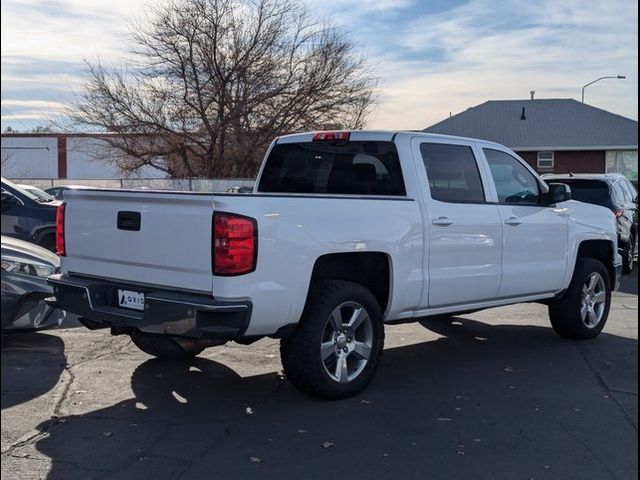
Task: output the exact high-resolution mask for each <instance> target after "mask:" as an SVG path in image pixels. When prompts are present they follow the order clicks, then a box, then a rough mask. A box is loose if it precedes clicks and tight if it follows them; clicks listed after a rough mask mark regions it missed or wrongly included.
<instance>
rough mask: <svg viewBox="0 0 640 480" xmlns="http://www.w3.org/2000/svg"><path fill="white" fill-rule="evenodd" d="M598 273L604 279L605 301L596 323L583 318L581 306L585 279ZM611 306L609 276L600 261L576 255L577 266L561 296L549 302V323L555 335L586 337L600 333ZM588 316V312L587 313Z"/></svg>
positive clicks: (589, 337)
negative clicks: (569, 283)
mask: <svg viewBox="0 0 640 480" xmlns="http://www.w3.org/2000/svg"><path fill="white" fill-rule="evenodd" d="M594 274H597V275H599V276H600V278H602V280H603V284H604V285H603V292H604V296H605V299H604V303H603V308H602V313H601V315H600V316H599V320H598V322H597V323H595V324H591V325H590V324H588V323H593V322H590V320H585V319H583V316H582V313H581V310H582V308H583V300H584V301H585V302H587V303H589V302H588V300H585V297H584V294H583V290H584V287H585V285H586V283H587V281H588V280H590V279H591V278H592V276H593V275H594ZM610 308H611V279H610V276H609V272H608V270H607V268H606V267H605V266H604V265H603V264H602V262H600V261H598V260H595V259H592V258H579V259H578V261H577V263H576V269H575V272H574V274H573V279H572V280H571V285H569V288H568V290H567V291H566V292H565V294H564V295H563V297H562V298H561V299H559V300H556V301H554V302H552V303H550V304H549V317H550V319H551V325H553V329H554V330H555V331H556V333H558V335H560V336H562V337H565V338H571V339H575V340H587V339H591V338H595V337H597V336H598V335H600V332H601V331H602V329H603V328H604V326H605V324H606V323H607V319H608V317H609V309H610ZM587 318H588V316H587Z"/></svg>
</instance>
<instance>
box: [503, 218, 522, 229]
mask: <svg viewBox="0 0 640 480" xmlns="http://www.w3.org/2000/svg"><path fill="white" fill-rule="evenodd" d="M504 223H506V224H507V225H512V226H514V227H517V226H518V225H520V224H521V223H522V220H520V219H519V218H518V217H509V218H507V219H506V220H505V221H504Z"/></svg>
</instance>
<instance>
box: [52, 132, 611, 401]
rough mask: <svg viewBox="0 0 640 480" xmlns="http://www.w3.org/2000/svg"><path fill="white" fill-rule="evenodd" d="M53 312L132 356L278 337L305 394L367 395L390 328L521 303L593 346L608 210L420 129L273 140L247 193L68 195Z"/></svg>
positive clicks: (493, 149)
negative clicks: (112, 337) (71, 316)
mask: <svg viewBox="0 0 640 480" xmlns="http://www.w3.org/2000/svg"><path fill="white" fill-rule="evenodd" d="M56 235H57V247H58V251H59V254H60V255H61V256H62V264H61V271H62V273H61V274H59V275H55V276H52V277H50V280H49V281H50V283H51V284H52V285H53V287H54V292H55V297H53V298H52V299H51V300H50V301H51V302H52V303H55V304H56V305H57V306H59V307H60V308H63V309H65V310H67V311H69V312H73V313H76V314H78V315H79V316H80V317H81V321H82V323H83V324H84V325H85V326H86V327H88V328H91V329H95V328H103V327H109V328H110V329H111V333H112V334H116V335H117V334H126V335H130V336H131V338H132V340H133V342H134V343H135V344H136V345H137V346H138V347H139V348H140V349H142V350H143V351H145V352H147V353H149V354H151V355H155V356H156V357H161V358H185V357H189V356H193V355H197V354H199V353H200V352H201V351H202V350H203V349H204V348H206V347H209V346H213V345H220V344H223V343H225V342H228V341H236V342H240V343H251V342H253V341H255V340H257V339H260V338H262V337H265V336H268V337H273V338H279V339H281V357H282V363H283V366H284V370H285V374H286V376H287V378H288V379H289V380H290V381H291V382H292V383H293V384H295V385H296V386H297V387H299V388H300V389H302V390H304V391H305V392H308V393H310V394H312V395H316V396H320V397H324V398H329V399H336V398H344V397H347V396H350V395H354V394H356V393H358V392H360V391H362V390H363V389H364V388H365V387H366V386H367V385H368V384H369V382H370V381H371V379H372V377H373V375H374V373H375V371H376V368H377V366H378V364H379V362H380V358H381V355H382V350H383V343H384V328H383V327H384V324H385V323H398V322H412V321H417V320H419V319H422V318H424V317H427V316H446V315H455V314H460V313H469V312H473V311H477V310H481V309H486V308H491V307H497V306H501V305H507V304H514V303H520V302H542V303H545V304H547V305H548V307H549V314H550V318H551V324H552V326H553V328H554V329H555V330H556V331H557V332H558V333H559V334H560V335H562V336H564V337H569V338H574V339H587V338H593V337H596V336H597V335H598V334H599V333H600V331H601V330H602V328H603V327H604V325H605V322H606V320H607V316H608V313H609V307H610V302H611V292H612V290H613V289H615V288H616V285H617V281H618V279H619V276H620V270H621V264H622V259H621V257H620V255H619V254H618V248H617V244H616V242H617V237H616V222H615V217H614V215H613V214H612V213H611V211H610V210H607V209H606V208H603V207H600V206H596V205H589V204H586V203H580V202H575V201H572V200H571V191H570V188H569V187H567V186H566V185H563V184H547V183H545V182H544V181H543V180H542V179H541V178H540V177H539V176H538V175H537V174H536V172H535V171H534V170H532V169H531V168H530V167H529V166H528V165H527V163H526V162H524V161H523V160H522V159H521V158H520V157H518V156H517V155H516V154H515V153H514V152H512V151H510V150H509V149H507V148H505V147H503V146H501V145H497V144H495V143H489V142H486V141H482V140H474V139H467V138H458V137H449V136H441V135H433V134H423V133H415V132H376V131H352V132H315V133H304V134H295V135H288V136H282V137H279V138H277V139H276V140H275V141H274V142H273V143H272V145H271V146H270V148H269V150H268V152H267V154H266V157H265V160H264V162H263V165H262V167H261V170H260V173H259V175H258V178H257V183H256V186H255V188H254V192H253V193H252V194H244V195H243V194H202V193H186V192H168V191H127V190H104V189H93V190H70V191H69V192H67V194H66V195H65V203H64V204H63V205H62V206H61V207H59V210H58V217H57V232H56Z"/></svg>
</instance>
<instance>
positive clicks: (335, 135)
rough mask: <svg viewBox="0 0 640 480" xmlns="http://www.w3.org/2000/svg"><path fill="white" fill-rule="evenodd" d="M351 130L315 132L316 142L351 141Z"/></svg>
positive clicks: (314, 139) (314, 138)
mask: <svg viewBox="0 0 640 480" xmlns="http://www.w3.org/2000/svg"><path fill="white" fill-rule="evenodd" d="M350 136H351V132H316V133H314V134H313V141H314V142H332V141H338V140H342V141H345V142H347V141H349V137H350Z"/></svg>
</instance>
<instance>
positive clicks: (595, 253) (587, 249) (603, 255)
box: [578, 240, 616, 288]
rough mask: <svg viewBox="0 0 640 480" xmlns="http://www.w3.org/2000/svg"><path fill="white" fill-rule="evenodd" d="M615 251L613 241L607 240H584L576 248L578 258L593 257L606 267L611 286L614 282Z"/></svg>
mask: <svg viewBox="0 0 640 480" xmlns="http://www.w3.org/2000/svg"><path fill="white" fill-rule="evenodd" d="M614 255H615V252H614V248H613V242H610V241H609V240H586V241H584V242H582V243H581V244H580V248H578V258H593V259H596V260H599V261H600V262H602V263H603V264H604V266H605V267H607V270H608V271H609V279H610V280H611V284H612V288H615V284H616V270H615V266H614V260H615V257H614Z"/></svg>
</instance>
